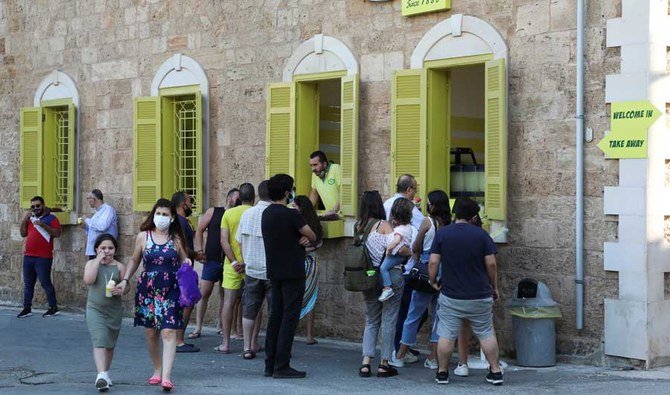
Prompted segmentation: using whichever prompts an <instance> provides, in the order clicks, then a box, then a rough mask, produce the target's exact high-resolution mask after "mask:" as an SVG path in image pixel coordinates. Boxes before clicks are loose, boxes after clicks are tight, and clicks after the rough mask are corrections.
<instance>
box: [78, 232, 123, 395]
mask: <svg viewBox="0 0 670 395" xmlns="http://www.w3.org/2000/svg"><path fill="white" fill-rule="evenodd" d="M94 247H95V253H96V257H95V259H91V260H90V261H88V262H86V267H85V268H84V283H85V284H86V285H87V286H88V297H87V300H86V325H87V326H88V331H89V332H90V334H91V342H92V343H93V359H94V361H95V366H96V368H97V370H98V376H97V377H96V379H95V387H96V388H97V389H98V391H100V392H104V391H107V390H109V386H111V385H112V380H111V379H110V378H109V367H110V365H111V364H112V357H113V356H114V347H115V346H116V339H117V338H118V337H119V332H120V330H121V318H122V313H123V306H122V304H121V293H122V292H121V291H119V290H117V289H116V284H118V283H119V281H121V279H122V278H124V277H123V276H124V275H125V272H126V267H125V265H123V264H122V263H120V262H118V261H116V260H115V259H114V255H115V254H116V249H117V247H118V243H117V241H116V239H115V238H114V236H112V235H110V234H108V233H104V234H101V235H100V236H98V238H97V239H96V240H95V244H94Z"/></svg>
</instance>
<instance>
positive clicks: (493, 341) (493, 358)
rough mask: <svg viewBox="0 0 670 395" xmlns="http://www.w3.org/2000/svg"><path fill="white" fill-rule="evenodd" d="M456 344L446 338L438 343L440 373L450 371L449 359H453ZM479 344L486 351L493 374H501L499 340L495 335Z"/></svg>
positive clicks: (442, 338)
mask: <svg viewBox="0 0 670 395" xmlns="http://www.w3.org/2000/svg"><path fill="white" fill-rule="evenodd" d="M461 329H462V328H461ZM454 342H455V341H454V340H448V339H446V338H444V337H441V338H440V341H439V342H438V343H437V355H438V358H437V362H438V365H439V368H438V371H439V372H446V371H447V370H448V367H449V358H450V357H451V353H452V352H453V351H454ZM464 343H465V342H464ZM479 344H480V345H481V347H482V351H484V355H486V359H487V360H488V361H489V364H490V365H491V372H493V373H497V372H500V365H499V360H498V339H497V338H496V335H495V333H494V334H493V336H491V337H489V338H488V339H484V340H480V341H479Z"/></svg>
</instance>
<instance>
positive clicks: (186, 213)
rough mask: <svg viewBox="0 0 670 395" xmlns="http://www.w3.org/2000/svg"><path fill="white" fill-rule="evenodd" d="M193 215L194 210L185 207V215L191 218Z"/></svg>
mask: <svg viewBox="0 0 670 395" xmlns="http://www.w3.org/2000/svg"><path fill="white" fill-rule="evenodd" d="M191 214H193V209H192V208H190V207H184V215H185V216H187V217H190V216H191Z"/></svg>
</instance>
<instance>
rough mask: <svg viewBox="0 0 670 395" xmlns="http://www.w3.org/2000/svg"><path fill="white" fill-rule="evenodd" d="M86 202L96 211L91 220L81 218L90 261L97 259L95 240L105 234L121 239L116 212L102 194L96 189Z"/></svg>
mask: <svg viewBox="0 0 670 395" xmlns="http://www.w3.org/2000/svg"><path fill="white" fill-rule="evenodd" d="M86 201H87V202H88V204H89V205H90V206H91V208H92V209H93V210H95V214H93V216H92V217H91V218H87V217H82V218H80V221H78V222H80V224H79V225H80V226H81V227H83V228H84V229H85V230H86V255H87V256H88V259H95V256H96V254H95V248H93V245H94V244H95V240H96V239H97V238H98V236H100V235H101V234H103V233H109V234H110V235H112V236H114V237H115V238H116V239H118V238H119V230H118V224H117V220H116V210H114V208H113V207H112V206H110V205H109V204H107V203H105V202H104V200H103V196H102V192H101V191H100V190H99V189H94V190H92V191H91V193H89V194H88V196H87V197H86Z"/></svg>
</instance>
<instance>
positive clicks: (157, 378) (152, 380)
mask: <svg viewBox="0 0 670 395" xmlns="http://www.w3.org/2000/svg"><path fill="white" fill-rule="evenodd" d="M147 383H149V385H158V384H160V383H161V376H151V377H149V378H148V379H147Z"/></svg>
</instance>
